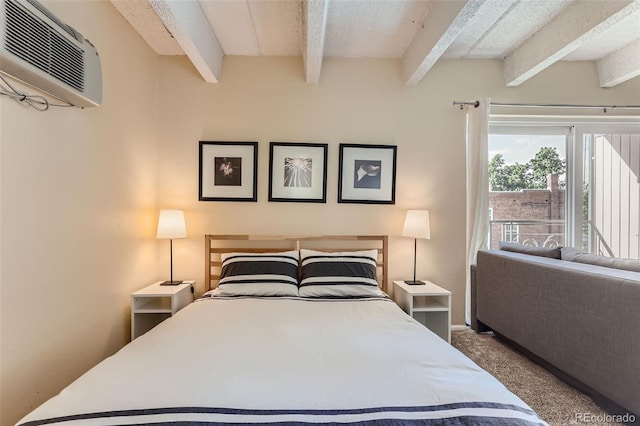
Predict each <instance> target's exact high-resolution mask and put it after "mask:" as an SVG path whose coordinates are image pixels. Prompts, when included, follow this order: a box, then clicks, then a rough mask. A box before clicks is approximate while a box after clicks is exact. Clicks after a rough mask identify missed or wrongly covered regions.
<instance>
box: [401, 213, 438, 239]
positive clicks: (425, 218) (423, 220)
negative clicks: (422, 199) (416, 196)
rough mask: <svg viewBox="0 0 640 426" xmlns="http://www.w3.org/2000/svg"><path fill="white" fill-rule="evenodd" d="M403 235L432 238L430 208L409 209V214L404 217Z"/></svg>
mask: <svg viewBox="0 0 640 426" xmlns="http://www.w3.org/2000/svg"><path fill="white" fill-rule="evenodd" d="M402 236H403V237H412V238H424V239H427V240H428V239H430V238H431V228H430V227H429V211H428V210H407V216H406V217H405V219H404V228H403V229H402Z"/></svg>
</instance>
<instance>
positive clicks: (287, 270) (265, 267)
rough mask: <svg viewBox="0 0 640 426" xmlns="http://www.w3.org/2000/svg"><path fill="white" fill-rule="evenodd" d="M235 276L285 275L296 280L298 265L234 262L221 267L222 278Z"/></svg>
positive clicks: (270, 262)
mask: <svg viewBox="0 0 640 426" xmlns="http://www.w3.org/2000/svg"><path fill="white" fill-rule="evenodd" d="M237 275H286V276H289V277H291V278H293V279H295V280H297V278H298V265H297V264H296V265H293V264H291V263H287V262H278V261H258V262H252V261H249V262H244V261H236V262H231V263H229V264H225V265H223V266H222V271H221V274H220V276H221V277H222V278H224V277H233V276H237Z"/></svg>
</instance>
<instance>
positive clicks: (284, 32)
mask: <svg viewBox="0 0 640 426" xmlns="http://www.w3.org/2000/svg"><path fill="white" fill-rule="evenodd" d="M111 1H112V3H113V4H114V6H116V8H117V9H118V10H119V11H120V12H121V13H122V14H123V16H124V17H125V18H126V19H127V20H128V21H129V22H130V23H131V25H132V26H133V27H134V28H135V29H136V30H137V31H138V32H139V33H140V34H141V35H142V36H143V37H144V38H145V40H147V42H148V43H149V45H150V46H151V47H152V48H153V49H154V50H155V51H156V52H158V53H159V54H169V55H171V54H182V53H186V54H187V55H188V56H189V57H190V58H191V60H192V61H193V62H194V64H195V65H196V67H198V69H199V70H201V68H203V67H205V68H206V67H207V66H208V67H209V68H210V70H209V71H210V72H209V71H206V70H205V71H204V72H203V71H201V72H202V73H203V77H204V78H205V80H207V81H212V82H215V81H217V79H218V78H219V71H218V70H219V67H220V64H221V62H222V60H223V58H224V56H226V55H247V56H300V57H301V58H302V59H303V61H304V62H305V70H306V71H305V72H306V74H307V77H306V78H307V81H308V82H312V83H317V82H318V80H319V78H320V70H321V66H322V58H323V57H354V58H361V57H373V58H399V59H400V61H401V62H402V68H403V74H404V78H405V80H406V81H407V84H415V83H417V82H419V80H420V79H421V78H422V77H424V75H425V74H426V73H427V72H428V71H429V69H430V68H431V67H432V66H433V64H434V63H435V62H437V60H439V59H440V58H466V59H487V58H495V59H500V60H504V61H505V81H506V84H508V85H518V84H521V83H522V82H523V81H525V80H526V79H528V78H530V76H532V75H535V73H537V72H539V71H541V70H542V69H544V68H546V67H547V66H550V65H551V64H553V63H554V62H556V61H558V60H581V61H585V60H586V61H596V62H598V69H599V70H600V69H601V68H602V69H603V72H602V74H603V75H604V74H607V75H608V76H609V77H607V78H604V81H603V78H602V76H601V82H600V83H601V86H610V85H614V84H619V83H620V82H622V81H626V80H628V79H629V78H634V77H636V76H638V75H640V51H639V50H640V42H638V40H640V0H468V1H467V0H111ZM196 15H200V16H196ZM205 27H206V28H205ZM203 37H205V38H211V39H213V40H206V41H205V40H201V38H203ZM198 46H207V47H198ZM212 51H213V54H212ZM205 74H209V76H208V77H207V76H205Z"/></svg>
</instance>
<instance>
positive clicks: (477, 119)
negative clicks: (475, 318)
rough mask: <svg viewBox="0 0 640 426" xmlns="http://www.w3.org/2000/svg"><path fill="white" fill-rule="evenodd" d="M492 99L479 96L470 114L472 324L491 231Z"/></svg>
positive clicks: (468, 289) (468, 292) (468, 318)
mask: <svg viewBox="0 0 640 426" xmlns="http://www.w3.org/2000/svg"><path fill="white" fill-rule="evenodd" d="M490 108H491V98H482V99H480V105H479V106H478V107H477V108H474V107H469V111H468V113H467V264H466V277H467V286H466V294H465V306H466V315H465V318H466V322H467V324H471V274H470V267H471V265H473V264H475V263H476V255H477V253H478V250H479V249H481V248H484V247H485V245H486V242H487V236H488V233H489V158H488V157H489V110H490Z"/></svg>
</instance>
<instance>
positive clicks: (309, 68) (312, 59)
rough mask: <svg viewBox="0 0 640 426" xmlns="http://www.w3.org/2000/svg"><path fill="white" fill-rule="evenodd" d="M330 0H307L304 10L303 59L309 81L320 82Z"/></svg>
mask: <svg viewBox="0 0 640 426" xmlns="http://www.w3.org/2000/svg"><path fill="white" fill-rule="evenodd" d="M328 10H329V0H305V1H304V2H303V11H302V14H303V15H302V18H303V19H302V37H303V39H302V60H303V61H304V70H305V74H306V81H307V83H311V84H318V83H319V82H320V71H321V69H322V58H323V57H324V38H325V31H326V27H327V11H328Z"/></svg>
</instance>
